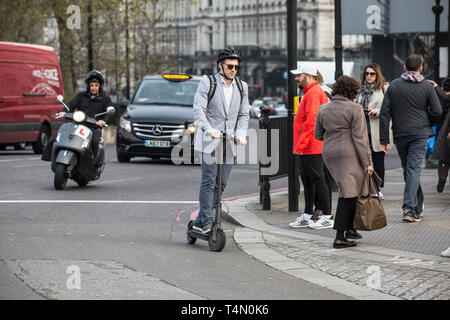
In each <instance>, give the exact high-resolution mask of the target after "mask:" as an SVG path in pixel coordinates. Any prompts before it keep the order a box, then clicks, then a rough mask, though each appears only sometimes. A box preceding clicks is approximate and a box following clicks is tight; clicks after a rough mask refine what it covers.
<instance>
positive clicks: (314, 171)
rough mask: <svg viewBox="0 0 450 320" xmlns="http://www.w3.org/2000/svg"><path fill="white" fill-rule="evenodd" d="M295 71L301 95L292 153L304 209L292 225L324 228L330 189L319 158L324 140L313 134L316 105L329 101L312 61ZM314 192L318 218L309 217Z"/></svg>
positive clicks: (328, 219)
mask: <svg viewBox="0 0 450 320" xmlns="http://www.w3.org/2000/svg"><path fill="white" fill-rule="evenodd" d="M291 73H292V74H294V75H295V80H296V81H297V85H298V87H299V88H300V89H301V90H302V91H303V93H304V96H303V98H302V100H301V102H300V105H299V107H298V110H297V114H296V116H295V120H294V132H293V135H294V146H293V153H294V154H297V155H299V160H300V166H299V170H300V177H301V179H302V183H303V187H304V196H305V211H304V213H303V214H302V215H301V216H300V217H298V218H297V219H296V220H295V221H294V222H293V223H290V224H289V226H290V227H291V228H301V227H310V228H313V229H325V228H332V227H333V220H332V215H331V209H330V206H331V204H330V199H329V190H328V186H327V184H326V179H325V165H324V162H323V159H322V146H323V142H322V141H319V140H317V139H316V138H315V137H314V126H315V123H316V117H317V112H318V111H319V107H320V106H321V105H323V104H325V103H327V102H328V98H327V95H326V94H325V92H324V91H323V90H322V88H321V87H320V84H319V83H318V70H317V68H316V67H315V66H313V65H311V64H302V65H300V67H299V68H297V69H296V70H291ZM315 195H317V202H318V203H317V204H316V210H320V211H322V215H321V216H320V219H319V220H318V221H316V222H313V221H312V215H313V204H314V197H315Z"/></svg>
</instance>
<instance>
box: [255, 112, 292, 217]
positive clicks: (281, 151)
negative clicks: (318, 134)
mask: <svg viewBox="0 0 450 320" xmlns="http://www.w3.org/2000/svg"><path fill="white" fill-rule="evenodd" d="M269 113H270V109H269V108H268V107H265V106H263V107H261V116H260V117H259V129H260V130H259V135H260V139H259V141H264V142H265V144H266V145H265V146H263V145H260V148H263V150H264V151H265V152H263V153H266V155H267V159H271V161H269V162H268V163H263V162H262V159H261V154H260V157H259V203H260V204H262V206H263V210H270V181H271V180H274V179H279V178H283V177H287V175H288V155H289V152H290V151H289V150H288V139H287V135H288V125H287V124H288V116H276V115H275V116H269ZM261 129H263V130H261ZM275 130H276V131H277V132H275ZM264 133H265V134H266V137H262V136H261V135H264ZM272 137H275V138H276V139H275V141H272ZM273 142H275V145H273ZM275 148H278V149H277V150H275ZM274 156H275V158H274ZM274 160H276V161H277V164H278V168H277V170H276V171H275V173H272V174H265V173H264V172H263V171H266V170H264V169H267V168H270V167H271V166H272V165H274V162H273V161H274ZM264 162H265V161H264Z"/></svg>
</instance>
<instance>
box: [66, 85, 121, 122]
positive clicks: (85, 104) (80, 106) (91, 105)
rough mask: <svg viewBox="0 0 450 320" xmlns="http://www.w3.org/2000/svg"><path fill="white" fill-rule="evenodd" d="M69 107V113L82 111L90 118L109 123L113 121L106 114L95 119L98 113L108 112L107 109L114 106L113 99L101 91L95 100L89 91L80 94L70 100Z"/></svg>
mask: <svg viewBox="0 0 450 320" xmlns="http://www.w3.org/2000/svg"><path fill="white" fill-rule="evenodd" d="M67 106H68V107H69V108H70V111H69V112H73V111H75V110H81V111H84V113H86V115H87V116H88V117H91V118H94V119H96V120H104V121H105V122H107V123H108V122H109V121H110V120H111V119H110V117H106V114H104V115H101V116H99V117H97V118H95V115H96V114H97V113H102V112H106V108H107V107H109V106H112V101H111V98H110V97H108V96H107V95H106V94H105V93H104V92H103V91H100V93H99V95H97V96H96V97H95V98H93V99H92V98H91V97H90V94H89V91H83V92H80V93H79V94H77V96H76V97H75V98H73V99H72V100H70V102H69V103H68V104H67ZM62 111H65V112H67V110H65V108H63V110H62Z"/></svg>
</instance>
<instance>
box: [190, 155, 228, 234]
mask: <svg viewBox="0 0 450 320" xmlns="http://www.w3.org/2000/svg"><path fill="white" fill-rule="evenodd" d="M207 157H209V158H210V157H211V156H210V155H207ZM211 162H212V161H205V155H203V157H202V164H201V167H202V180H201V184H200V195H199V202H200V211H199V212H198V216H197V219H195V224H197V225H201V226H205V225H206V224H208V223H210V222H212V220H213V219H214V206H215V204H216V203H218V202H219V199H218V193H217V192H218V190H219V189H218V179H217V178H218V177H217V163H215V162H214V163H211ZM231 167H232V164H231V163H224V164H223V165H222V192H223V191H224V190H225V186H226V185H227V181H228V178H229V177H230V173H231Z"/></svg>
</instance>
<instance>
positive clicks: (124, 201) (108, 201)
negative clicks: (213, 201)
mask: <svg viewBox="0 0 450 320" xmlns="http://www.w3.org/2000/svg"><path fill="white" fill-rule="evenodd" d="M0 203H82V204H84V203H106V204H107V203H124V204H198V201H174V200H160V201H152V200H0Z"/></svg>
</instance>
